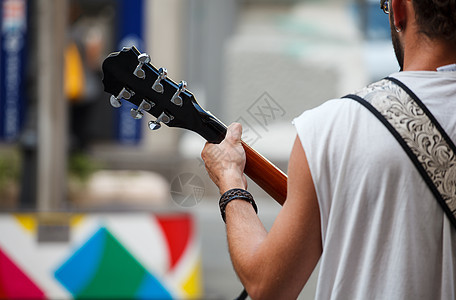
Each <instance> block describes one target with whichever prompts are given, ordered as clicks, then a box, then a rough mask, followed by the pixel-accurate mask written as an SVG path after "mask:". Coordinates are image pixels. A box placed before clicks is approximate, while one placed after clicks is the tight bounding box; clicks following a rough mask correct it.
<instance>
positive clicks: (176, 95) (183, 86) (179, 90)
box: [171, 80, 187, 106]
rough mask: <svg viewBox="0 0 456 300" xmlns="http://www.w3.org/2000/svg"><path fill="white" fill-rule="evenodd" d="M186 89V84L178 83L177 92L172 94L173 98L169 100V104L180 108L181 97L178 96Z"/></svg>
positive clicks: (183, 82) (184, 82)
mask: <svg viewBox="0 0 456 300" xmlns="http://www.w3.org/2000/svg"><path fill="white" fill-rule="evenodd" d="M186 88H187V82H186V81H184V80H182V81H181V82H180V83H179V85H178V86H177V91H176V92H175V93H174V95H173V97H172V98H171V102H172V103H174V104H176V105H178V106H182V104H183V101H182V97H181V96H180V94H181V93H183V92H185V89H186Z"/></svg>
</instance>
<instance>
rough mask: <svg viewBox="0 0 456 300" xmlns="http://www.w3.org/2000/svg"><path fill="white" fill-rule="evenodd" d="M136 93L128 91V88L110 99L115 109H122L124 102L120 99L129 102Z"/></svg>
mask: <svg viewBox="0 0 456 300" xmlns="http://www.w3.org/2000/svg"><path fill="white" fill-rule="evenodd" d="M134 94H135V93H134V92H130V91H128V90H127V89H126V88H123V89H122V90H121V91H120V93H119V94H118V95H117V96H114V95H112V96H111V98H110V102H111V105H112V106H113V107H115V108H118V107H121V106H122V102H120V99H125V100H128V99H130V98H131V96H133V95H134Z"/></svg>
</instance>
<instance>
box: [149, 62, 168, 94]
mask: <svg viewBox="0 0 456 300" xmlns="http://www.w3.org/2000/svg"><path fill="white" fill-rule="evenodd" d="M166 76H168V70H166V69H165V68H160V70H158V77H157V79H156V80H155V82H154V84H153V85H152V89H153V90H154V91H156V92H157V93H160V94H163V85H162V84H161V83H160V81H162V80H163V79H165V78H166Z"/></svg>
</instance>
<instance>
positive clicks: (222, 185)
mask: <svg viewBox="0 0 456 300" xmlns="http://www.w3.org/2000/svg"><path fill="white" fill-rule="evenodd" d="M241 135H242V126H241V124H239V123H233V124H231V125H230V126H229V127H228V129H227V132H226V136H225V139H224V140H223V141H222V142H221V143H220V144H210V143H206V145H205V146H204V148H203V151H202V152H201V158H202V159H203V161H204V163H205V165H206V170H207V173H208V174H209V177H210V178H211V179H212V181H213V182H214V183H215V184H216V185H217V186H218V188H219V190H220V194H223V193H224V192H226V191H227V190H229V189H232V188H241V189H247V179H246V177H245V175H244V167H245V151H244V148H243V147H242V145H241Z"/></svg>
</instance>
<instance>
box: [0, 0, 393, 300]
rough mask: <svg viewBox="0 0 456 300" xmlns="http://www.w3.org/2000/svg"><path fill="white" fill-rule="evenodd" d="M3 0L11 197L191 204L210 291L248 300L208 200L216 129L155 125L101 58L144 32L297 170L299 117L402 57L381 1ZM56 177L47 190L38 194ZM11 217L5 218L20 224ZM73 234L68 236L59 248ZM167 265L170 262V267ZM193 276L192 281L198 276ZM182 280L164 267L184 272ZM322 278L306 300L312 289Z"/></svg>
mask: <svg viewBox="0 0 456 300" xmlns="http://www.w3.org/2000/svg"><path fill="white" fill-rule="evenodd" d="M57 2H58V3H57ZM0 3H1V8H0V9H1V11H0V15H1V17H2V19H1V20H2V24H1V30H2V40H1V44H0V47H1V49H2V52H1V56H0V58H1V63H0V69H1V70H2V72H1V73H0V74H1V76H0V81H1V83H2V84H1V85H0V87H1V90H0V95H1V97H2V98H0V210H2V211H17V210H21V209H22V210H24V209H27V210H29V211H32V212H34V211H35V210H43V208H46V210H51V211H56V210H64V211H71V210H84V211H86V212H87V211H89V212H91V211H93V210H96V211H102V212H103V211H113V210H115V211H122V212H131V211H138V210H139V211H144V210H146V211H149V212H152V213H155V212H158V211H162V210H165V211H175V210H177V211H179V212H181V211H182V210H185V211H186V212H188V211H189V212H191V214H192V215H193V216H195V217H196V222H197V228H198V230H201V237H202V238H201V240H200V241H201V252H202V261H201V264H202V268H203V271H202V272H203V275H202V276H203V278H204V291H203V292H204V293H205V295H206V296H208V298H214V299H219V298H229V297H234V296H235V295H236V294H237V293H238V292H240V288H241V287H240V284H239V282H238V280H237V279H236V276H235V274H234V273H233V272H232V269H231V266H230V262H229V257H228V254H227V251H226V241H225V239H224V238H223V236H224V232H223V231H224V228H223V224H221V223H220V220H219V216H218V212H217V210H216V209H217V208H216V205H215V206H214V205H213V204H214V203H212V202H211V201H210V200H211V199H213V198H216V197H217V196H218V194H217V190H216V189H215V187H214V185H213V184H212V183H211V182H210V181H209V178H208V176H207V175H206V173H205V169H204V165H203V164H202V162H201V160H200V159H199V157H200V151H201V149H202V147H203V145H204V142H205V141H204V140H203V139H202V138H201V137H199V136H198V135H197V134H195V133H192V132H189V131H184V130H181V129H177V128H168V127H166V126H162V128H161V129H160V130H158V131H153V132H152V131H150V130H148V128H147V127H148V126H147V122H148V121H150V120H155V117H152V116H150V115H148V114H145V116H144V118H143V119H142V120H134V119H133V118H131V116H130V109H131V108H132V107H133V106H131V105H129V104H128V102H127V101H123V105H122V108H120V109H115V108H113V107H112V106H111V105H110V96H111V95H109V94H108V93H105V92H104V91H103V85H102V82H101V80H102V76H103V74H102V70H101V65H102V62H103V59H104V58H105V57H107V56H108V55H109V53H111V52H116V51H120V50H121V49H122V47H130V46H132V45H135V46H136V47H137V48H138V49H139V50H140V51H141V52H145V53H148V54H149V55H150V58H151V63H152V64H153V65H154V66H156V67H157V68H160V67H165V68H167V70H168V76H169V77H170V78H171V79H173V80H174V81H176V82H179V81H180V80H186V81H187V83H188V86H187V88H188V90H189V91H191V92H192V93H193V94H194V95H195V97H196V98H197V100H198V101H199V103H200V104H201V105H202V106H203V107H204V108H205V109H207V110H209V111H211V112H212V113H213V114H214V115H215V116H217V117H218V118H219V119H220V120H221V121H222V122H224V123H225V124H229V123H231V122H233V121H236V122H240V123H242V124H243V128H244V136H243V138H244V140H245V141H246V142H248V143H249V144H250V145H252V146H253V147H254V148H256V149H257V150H258V151H259V152H260V153H262V154H264V155H265V156H266V157H268V158H269V159H270V160H272V161H273V162H274V163H276V164H277V165H278V166H279V167H280V168H281V169H283V170H284V171H286V168H287V161H288V155H289V153H290V151H291V147H292V143H293V140H294V138H295V131H294V128H293V125H292V124H291V121H292V120H293V118H295V117H296V116H298V115H299V114H301V113H302V112H303V111H304V110H307V109H311V108H313V107H315V106H317V105H319V104H321V103H323V102H324V101H326V100H328V99H331V98H336V97H340V96H342V95H344V94H347V93H349V92H351V91H353V90H356V89H358V88H360V87H362V86H364V85H365V84H366V83H368V82H371V81H374V80H377V79H379V78H381V77H383V76H386V75H388V74H389V73H392V72H394V71H397V70H398V66H397V63H396V61H395V58H394V53H393V50H392V47H391V45H390V41H389V34H390V33H389V27H388V26H389V24H388V16H386V15H384V14H383V13H382V12H381V10H380V9H379V3H378V2H377V1H376V0H356V1H349V0H327V1H323V2H321V1H320V2H315V1H303V0H166V1H160V0H67V1H62V0H39V1H35V0H1V1H0ZM56 9H57V10H61V11H58V12H57V11H55V10H56ZM59 16H60V17H61V18H60V19H59V18H58V17H59ZM46 20H47V23H46ZM13 62H16V63H13ZM12 67H15V69H14V70H12V69H11V68H12ZM7 68H9V69H7ZM51 73H52V74H51ZM6 74H9V75H6ZM59 74H60V75H59ZM51 75H52V76H51ZM7 84H8V85H7ZM12 87H14V88H12ZM13 99H17V100H13ZM56 112H58V113H56ZM55 114H56V115H55ZM43 124H45V125H46V126H48V127H43ZM39 128H48V129H47V130H46V129H44V131H43V129H39ZM40 130H42V131H41V133H40ZM40 147H41V148H40ZM43 147H44V148H43ZM40 149H41V150H40ZM43 149H44V150H43ZM40 153H41V154H40ZM43 161H45V162H46V163H43ZM47 174H49V176H48V175H47ZM189 175H190V176H189ZM190 179H191V180H196V179H199V181H198V182H197V183H195V182H196V181H192V182H190ZM60 182H63V183H62V184H61V183H60ZM43 186H45V187H46V189H45V190H47V191H48V194H46V193H44V194H43V193H42V192H40V190H43ZM196 188H199V189H196ZM249 189H251V190H252V191H253V193H254V195H255V197H256V198H257V199H259V201H260V202H261V205H262V211H263V213H262V216H261V218H262V220H263V221H264V222H265V223H266V224H267V226H270V225H271V224H272V221H273V219H274V216H275V214H276V212H277V211H278V209H279V207H278V206H277V205H275V204H274V203H273V201H271V198H270V197H268V196H267V195H266V194H265V193H264V192H262V191H261V190H260V189H259V188H258V187H256V186H255V184H254V183H253V182H250V183H249ZM176 194H177V195H178V196H180V197H182V196H186V197H187V196H188V195H191V196H193V197H196V198H198V199H196V200H197V202H198V203H196V204H195V205H199V206H196V207H195V208H193V210H192V209H191V208H190V209H189V205H187V206H185V205H183V204H182V202H179V201H176V198H175V195H176ZM40 195H41V196H40ZM43 195H44V196H43ZM46 195H51V196H46ZM197 196H201V197H197ZM173 197H174V198H173ZM50 198H53V199H54V200H52V201H49V199H50ZM43 199H44V200H43ZM185 199H187V198H185ZM172 200H174V201H172ZM201 201H202V202H201ZM40 202H43V203H41V204H40ZM44 202H45V203H44ZM200 202H201V203H200ZM190 207H192V206H190ZM98 217H99V216H95V217H93V218H95V219H97V218H98ZM110 218H111V216H108V217H106V218H105V219H109V220H111V219H110ZM141 218H147V216H144V215H141ZM99 219H100V220H101V219H103V216H100V217H99ZM133 219H134V217H133V218H132V220H133ZM21 220H22V221H24V220H27V219H21ZM33 220H34V221H33V222H38V221H36V220H37V219H33ZM88 220H91V219H90V216H89V218H88ZM97 220H98V219H97ZM103 220H104V219H103ZM113 220H115V221H109V222H112V224H115V223H116V222H117V221H118V217H116V216H114V217H113ZM1 222H3V221H2V219H1V218H0V223H1ZM11 222H13V221H12V219H11V218H8V220H6V221H4V222H3V223H1V224H6V225H7V226H10V227H11V228H13V229H14V230H18V229H17V228H16V227H17V226H16V227H14V226H15V225H11V224H12V223H11ZM30 222H32V221H30ZM30 222H29V223H27V222H25V223H26V224H32V223H33V222H32V223H30ZM94 222H95V221H91V223H90V224H91V226H92V225H93V224H95V223H94ZM97 222H98V221H97ZM100 222H101V221H100ZM128 222H130V221H128ZM128 222H127V223H128ZM131 222H133V221H131ZM13 223H14V222H13ZM21 224H22V223H21ZM6 225H5V226H6ZM143 225H144V224H143ZM87 226H88V225H87ZM116 226H117V225H114V227H116ZM70 227H71V226H70ZM145 227H147V226H145ZM8 228H9V227H8ZM91 228H92V227H91ZM93 228H95V227H93ZM147 228H148V227H147ZM149 229H150V228H148V229H147V230H149ZM75 232H76V231H75ZM34 234H37V232H35V233H34ZM103 234H105V233H103ZM123 234H124V233H123ZM154 234H156V235H158V236H162V235H161V233H154ZM108 235H109V234H107V235H106V236H108ZM123 237H124V238H125V240H124V241H125V245H129V243H133V242H132V241H131V240H129V239H128V233H127V234H124V236H123ZM5 239H6V238H5ZM157 239H158V238H157ZM23 240H24V241H25V242H26V243H31V242H30V241H31V240H30V239H27V238H24V239H23ZM25 242H24V243H25ZM198 242H199V240H196V242H195V243H198ZM121 244H122V243H121ZM61 246H62V245H61ZM67 246H68V245H66V246H64V247H63V246H62V247H60V248H59V249H60V250H58V251H60V252H59V253H60V255H61V256H62V255H63V254H62V253H63V252H62V251H64V250H65V251H66V250H67V249H68V247H67ZM160 247H165V246H163V245H162V246H160ZM62 249H63V250H62ZM192 249H193V248H192ZM195 249H196V250H192V251H193V252H192V255H193V256H191V257H192V261H191V262H192V264H193V263H195V264H197V263H196V261H197V260H198V257H197V255H196V254H195V253H196V252H198V251H197V250H198V249H199V248H198V247H196V248H195ZM133 252H134V251H133ZM165 252H166V251H165V250H163V251H162V252H161V254H160V255H162V256H160V257H165V256H166V255H168V254H166V253H165ZM40 255H41V254H40ZM43 255H44V254H43ZM1 257H2V252H1V241H0V260H1ZM184 258H185V257H184ZM160 259H161V258H159V262H158V264H160V261H161V260H160ZM163 259H164V260H166V259H167V261H168V260H169V257H168V256H166V259H165V258H163ZM150 264H153V262H150ZM193 266H194V264H193V265H192V267H193ZM48 267H51V266H50V265H49V266H48ZM139 269H140V268H139ZM165 269H166V268H164V267H163V266H159V271H160V272H161V273H160V272H159V273H160V274H162V275H163V274H164V276H165V277H166V276H168V275H169V274H168V275H166V270H165ZM188 270H190V267H189V269H188ZM188 270H185V272H187V271H188ZM54 271H55V270H54ZM178 271H179V272H180V271H182V270H178ZM179 272H177V271H176V274H178V273H179ZM185 272H184V273H185ZM184 273H182V274H184ZM36 274H38V273H36ZM179 274H180V273H179ZM184 275H185V276H184ZM184 275H182V276H181V278H180V279H183V278H184V277H185V279H188V278H191V276H190V275H189V273H188V272H187V273H185V274H184ZM187 275H188V276H187ZM176 276H177V275H176ZM179 276H180V275H179ZM189 276H190V277H189ZM195 276H196V275H195ZM171 277H172V276H171ZM171 277H170V276H168V277H166V278H167V279H166V280H170V282H174V281H173V279H176V278H174V277H173V278H171ZM62 278H63V277H62ZM170 278H171V279H170ZM62 280H64V279H62ZM189 280H190V279H189ZM184 281H185V280H184ZM184 281H182V280H181V281H179V284H181V283H182V282H184ZM313 284H314V279H312V281H311V283H310V284H309V285H308V287H307V288H306V289H307V290H305V291H304V292H303V294H302V299H310V298H312V293H313V287H312V285H313ZM171 285H172V283H171ZM195 286H196V285H195ZM175 288H176V289H180V290H183V289H184V288H183V287H182V286H181V285H180V286H177V285H176V286H175ZM197 292H198V293H199V292H200V291H197ZM183 293H184V292H183ZM189 293H190V294H191V292H189ZM195 293H196V292H195Z"/></svg>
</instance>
